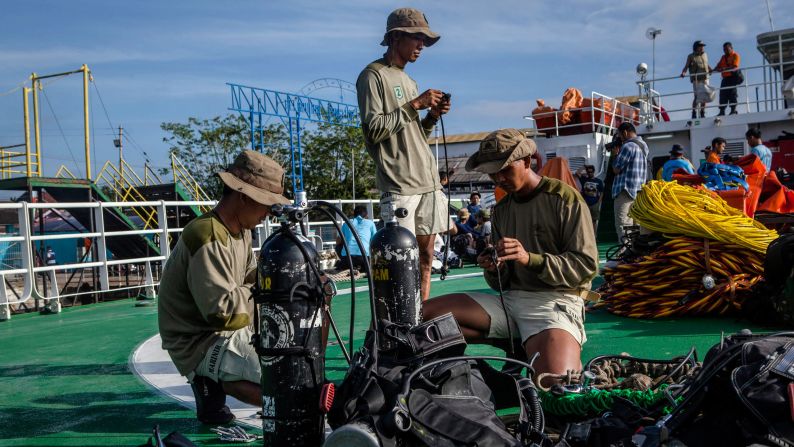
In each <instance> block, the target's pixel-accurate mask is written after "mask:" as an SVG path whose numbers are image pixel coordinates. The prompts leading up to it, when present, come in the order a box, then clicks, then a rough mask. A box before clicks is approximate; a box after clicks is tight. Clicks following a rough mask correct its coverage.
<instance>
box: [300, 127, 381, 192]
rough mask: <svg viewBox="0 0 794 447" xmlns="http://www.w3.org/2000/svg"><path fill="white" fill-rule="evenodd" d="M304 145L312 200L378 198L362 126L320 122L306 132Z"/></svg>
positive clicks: (305, 172) (306, 186) (306, 178)
mask: <svg viewBox="0 0 794 447" xmlns="http://www.w3.org/2000/svg"><path fill="white" fill-rule="evenodd" d="M302 145H303V181H304V189H305V190H306V193H307V194H308V196H309V198H310V199H312V198H315V199H353V198H354V196H355V198H356V199H364V198H374V197H377V191H376V189H375V165H374V163H373V161H372V157H370V156H369V155H368V154H367V151H366V148H365V146H364V136H363V134H362V133H361V129H359V128H353V127H345V126H336V125H331V124H320V125H318V126H317V128H316V129H313V130H306V131H304V134H303V138H302ZM354 179H355V195H354V189H353V184H354Z"/></svg>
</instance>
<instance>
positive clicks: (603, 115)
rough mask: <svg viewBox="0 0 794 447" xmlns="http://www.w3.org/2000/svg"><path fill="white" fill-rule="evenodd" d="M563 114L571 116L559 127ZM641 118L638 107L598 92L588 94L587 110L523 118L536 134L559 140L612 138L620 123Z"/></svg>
mask: <svg viewBox="0 0 794 447" xmlns="http://www.w3.org/2000/svg"><path fill="white" fill-rule="evenodd" d="M566 112H567V113H570V114H571V117H572V118H571V122H570V124H560V119H561V117H562V115H563V114H564V113H566ZM640 116H641V113H640V109H639V108H637V107H634V106H632V105H629V104H627V103H625V102H621V101H618V100H617V99H615V98H612V97H610V96H607V95H604V94H601V93H598V92H591V93H590V105H589V106H583V107H576V108H571V109H563V110H553V111H549V112H539V113H533V114H532V115H531V116H525V117H524V118H526V119H528V120H531V121H532V122H533V123H534V127H535V130H537V131H538V132H543V133H545V134H546V135H549V134H551V135H554V136H560V135H561V134H562V135H572V134H581V133H587V132H591V133H592V132H603V133H607V134H612V132H613V130H614V129H615V128H616V127H617V126H618V125H619V124H620V123H622V122H625V121H627V122H631V123H633V124H639V118H640ZM552 123H553V124H552ZM561 131H562V132H561Z"/></svg>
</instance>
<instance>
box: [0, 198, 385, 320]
mask: <svg viewBox="0 0 794 447" xmlns="http://www.w3.org/2000/svg"><path fill="white" fill-rule="evenodd" d="M327 202H330V203H333V204H335V205H337V206H339V207H340V208H341V207H342V206H343V205H345V204H365V205H366V206H367V209H368V212H369V216H373V215H374V211H375V209H374V207H375V204H377V201H376V200H369V199H367V200H328V201H327ZM215 203H216V202H214V201H194V202H189V201H148V202H86V203H27V202H17V203H0V209H7V210H8V209H13V210H16V211H17V224H16V225H15V227H16V228H17V229H18V230H17V231H16V232H15V233H11V234H5V235H3V234H0V245H4V244H5V245H6V246H9V247H14V249H15V252H14V258H15V259H14V262H13V263H0V320H5V319H8V318H9V317H10V315H11V309H12V307H15V308H16V309H17V310H18V309H19V308H20V306H25V307H28V304H31V303H33V305H34V306H36V308H38V306H39V304H41V305H43V306H44V308H46V309H49V310H51V311H53V312H58V311H60V305H61V303H60V300H61V299H62V298H67V297H73V298H75V299H76V297H79V296H86V295H94V296H96V295H95V294H97V293H104V292H116V291H125V290H133V289H134V290H144V289H147V288H148V289H150V290H153V288H154V287H155V286H157V285H159V277H158V276H157V274H156V273H157V272H158V270H159V269H158V266H160V265H162V263H163V261H164V260H166V259H167V258H168V256H169V254H170V247H169V245H168V243H167V242H166V241H168V240H169V238H168V235H171V234H178V233H181V232H182V231H183V228H182V227H170V226H169V223H168V218H167V216H168V211H172V210H173V209H174V208H176V207H188V206H201V207H212V206H214V205H215ZM134 207H146V208H154V209H155V210H156V211H157V228H156V229H143V230H121V231H108V230H106V222H105V214H106V210H107V211H110V212H112V213H118V212H119V211H120V210H126V209H130V208H134ZM50 209H57V210H65V211H67V212H68V211H69V210H74V209H89V210H91V213H92V217H93V227H94V228H93V231H83V232H78V231H74V232H69V233H48V234H46V233H45V234H37V232H36V229H35V228H34V223H35V221H36V219H37V218H38V217H40V216H37V215H40V214H42V213H41V212H39V211H40V210H50ZM312 216H313V217H314V216H315V215H314V213H312ZM336 223H337V224H339V225H340V226H341V224H342V221H341V219H337V220H336ZM279 225H280V223H279V222H277V221H275V220H271V219H268V220H267V221H266V222H264V223H263V224H260V225H259V226H258V227H257V228H256V230H255V231H254V241H253V249H254V251H255V252H258V251H259V249H260V246H261V244H262V243H263V242H264V240H265V239H266V238H267V236H269V235H270V234H271V233H272V231H273V230H274V229H275V228H278V226H279ZM324 229H329V230H330V231H329V232H327V233H324ZM307 230H308V231H309V234H310V235H312V234H314V238H315V240H316V243H317V246H318V249H323V248H327V247H328V246H333V244H334V240H335V228H334V222H333V221H330V220H314V221H309V222H308V223H307ZM318 233H319V234H318ZM323 234H325V237H323ZM128 235H138V236H141V237H144V238H146V237H147V236H148V239H149V241H151V243H152V244H153V245H154V246H155V247H157V249H158V251H159V252H160V253H159V254H157V253H155V254H153V255H151V256H145V257H137V258H125V259H108V256H107V253H108V239H110V238H113V237H119V236H128ZM331 235H333V237H331ZM86 238H88V239H90V240H91V248H92V250H94V251H93V253H94V254H95V256H93V257H92V258H91V259H90V260H88V261H87V262H77V263H69V264H60V265H43V261H41V260H39V261H38V262H37V257H36V255H37V253H38V250H39V249H40V248H41V247H40V244H42V243H45V242H46V241H52V240H59V239H74V240H77V239H86ZM144 243H146V242H145V241H143V240H141V244H144ZM7 251H8V250H7ZM17 251H18V253H17ZM137 266H142V267H137ZM133 268H135V270H136V272H137V273H138V274H139V275H141V276H143V277H145V279H142V281H139V283H138V284H135V285H126V284H125V285H119V284H118V282H119V281H115V283H114V281H111V279H114V276H113V273H114V272H116V274H117V275H118V274H119V272H120V271H122V270H124V271H126V272H130V271H131V270H132V269H133ZM76 272H82V273H84V274H88V275H90V277H91V279H95V280H96V283H97V284H96V287H95V288H91V290H80V289H79V288H78V291H76V292H71V293H62V291H60V290H59V288H58V283H59V282H60V281H62V280H63V278H64V276H68V275H69V274H74V273H76ZM115 279H117V278H115ZM139 279H140V278H139Z"/></svg>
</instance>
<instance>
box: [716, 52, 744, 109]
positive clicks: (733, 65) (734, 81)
mask: <svg viewBox="0 0 794 447" xmlns="http://www.w3.org/2000/svg"><path fill="white" fill-rule="evenodd" d="M722 51H723V52H724V53H725V54H723V55H722V58H720V62H719V63H718V64H717V67H716V68H714V71H719V72H722V83H721V84H720V113H719V114H718V115H717V116H725V108H726V107H727V106H729V105H730V106H731V115H736V113H737V112H736V103H738V102H739V101H738V99H739V95H738V94H737V93H736V86H737V85H740V84H741V83H742V82H744V77H743V76H742V72H741V71H740V70H739V62H740V61H741V58H740V57H739V53H737V52H735V51H733V44H731V43H730V42H725V43H724V44H722Z"/></svg>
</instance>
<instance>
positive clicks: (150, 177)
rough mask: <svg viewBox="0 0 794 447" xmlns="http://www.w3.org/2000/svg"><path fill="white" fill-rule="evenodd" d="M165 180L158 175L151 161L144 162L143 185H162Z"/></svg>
mask: <svg viewBox="0 0 794 447" xmlns="http://www.w3.org/2000/svg"><path fill="white" fill-rule="evenodd" d="M162 183H163V181H162V180H161V179H160V176H159V175H157V173H156V172H154V170H153V169H152V168H151V167H150V166H149V163H144V165H143V185H144V186H149V185H160V184H162Z"/></svg>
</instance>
